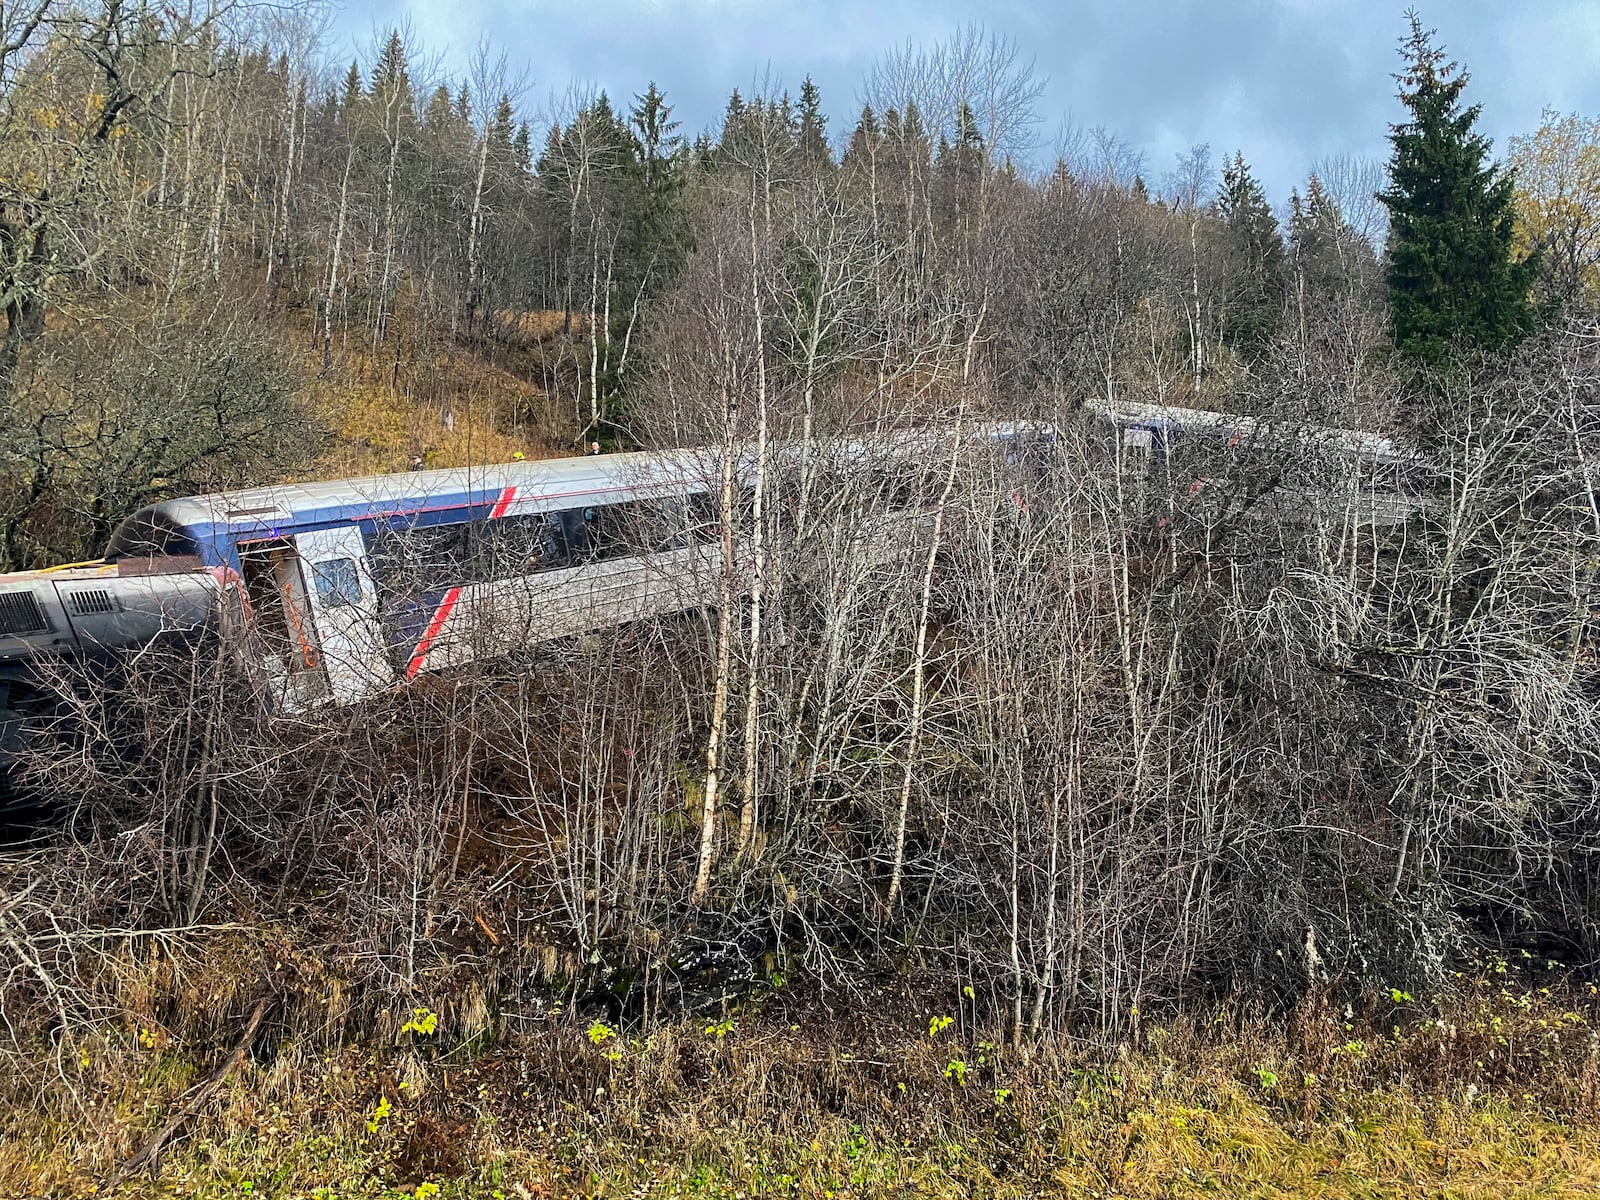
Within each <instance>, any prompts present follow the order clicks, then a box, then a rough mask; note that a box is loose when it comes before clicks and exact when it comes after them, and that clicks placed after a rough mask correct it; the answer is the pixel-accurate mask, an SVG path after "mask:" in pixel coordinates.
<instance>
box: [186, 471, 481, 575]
mask: <svg viewBox="0 0 1600 1200" xmlns="http://www.w3.org/2000/svg"><path fill="white" fill-rule="evenodd" d="M500 495H501V491H500V489H495V490H494V491H493V492H471V493H468V492H460V493H453V494H450V495H444V496H412V497H407V498H405V499H403V500H399V501H385V502H384V503H382V504H341V505H332V506H329V507H327V508H318V509H307V510H302V511H300V512H295V513H291V514H290V515H289V516H288V517H287V518H285V519H283V520H280V521H278V522H276V523H266V522H247V521H246V522H234V523H229V522H221V521H218V522H208V523H206V524H194V525H186V526H184V527H183V531H184V532H185V533H186V534H188V535H189V536H190V537H192V538H193V539H194V540H195V542H196V543H197V544H198V545H199V546H200V557H201V561H202V562H203V563H204V564H205V565H206V566H208V567H229V568H231V569H233V570H235V571H237V570H239V569H240V564H239V543H241V542H258V541H269V540H273V539H276V538H290V537H294V536H295V535H297V534H301V533H311V532H313V531H315V530H319V529H338V528H341V527H344V526H348V525H352V524H358V525H360V526H361V532H362V535H363V537H364V538H365V539H366V540H368V541H369V542H370V540H371V537H372V533H373V531H374V530H375V529H377V528H379V527H383V528H389V529H406V528H413V529H416V528H427V527H428V526H432V525H459V524H462V523H463V522H467V521H482V520H487V519H488V517H489V514H490V513H491V512H493V511H494V507H495V504H496V503H497V502H498V500H499V498H500Z"/></svg>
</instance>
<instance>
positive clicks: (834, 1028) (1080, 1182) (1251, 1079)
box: [0, 947, 1600, 1200]
mask: <svg viewBox="0 0 1600 1200" xmlns="http://www.w3.org/2000/svg"><path fill="white" fill-rule="evenodd" d="M239 953H240V952H239V951H238V949H237V947H235V948H234V951H233V952H231V953H229V952H223V953H220V954H219V955H218V957H217V962H218V964H219V965H218V968H217V970H218V972H219V973H221V972H223V971H226V973H227V974H228V975H229V976H230V977H236V976H237V974H238V972H239V970H240V969H241V968H242V967H243V966H244V964H243V962H242V961H241V960H240V957H239ZM260 965H262V966H264V965H265V964H260ZM310 966H311V964H307V963H298V964H296V963H286V962H284V961H283V959H282V957H281V956H279V962H278V969H279V970H280V972H288V974H282V973H280V975H279V977H278V978H279V1000H278V1001H277V1004H276V1007H275V1010H274V1014H275V1015H274V1018H273V1019H272V1021H270V1022H269V1024H268V1026H267V1027H266V1029H265V1030H264V1032H263V1035H262V1036H261V1037H259V1038H258V1039H257V1041H256V1044H255V1046H254V1047H253V1053H252V1057H251V1059H250V1060H249V1064H248V1065H247V1067H246V1068H245V1069H244V1070H242V1071H241V1073H240V1075H239V1076H238V1077H237V1078H236V1079H234V1080H231V1081H230V1082H229V1084H228V1085H227V1087H226V1088H225V1089H224V1091H223V1092H222V1093H221V1094H220V1095H219V1096H218V1097H217V1098H216V1099H215V1100H214V1101H213V1102H212V1103H211V1104H210V1105H209V1106H207V1108H206V1109H205V1110H204V1111H203V1112H202V1113H201V1114H200V1116H199V1117H198V1118H197V1121H196V1124H195V1125H194V1126H193V1127H192V1128H188V1129H185V1130H184V1131H183V1132H182V1133H181V1134H180V1135H179V1137H178V1139H176V1140H175V1141H174V1143H173V1144H172V1145H170V1146H169V1148H168V1149H167V1151H166V1153H165V1154H164V1155H163V1156H162V1158H161V1160H160V1166H159V1171H158V1173H157V1175H156V1176H155V1177H153V1178H152V1177H150V1176H141V1177H139V1178H138V1179H136V1180H135V1181H133V1182H132V1183H130V1184H129V1185H127V1187H126V1189H125V1191H124V1194H126V1195H129V1196H135V1197H146V1196H147V1197H156V1196H186V1197H187V1196H193V1197H224V1196H227V1197H240V1196H255V1197H283V1198H285V1200H287V1198H291V1197H314V1196H324V1197H334V1196H339V1197H358V1196H359V1197H381V1196H388V1197H395V1196H398V1195H402V1194H410V1195H424V1196H425V1195H429V1194H432V1193H430V1191H429V1188H428V1187H427V1186H419V1185H432V1186H434V1187H437V1188H438V1189H440V1190H439V1191H438V1192H437V1195H438V1196H440V1197H472V1198H483V1200H489V1198H492V1197H496V1196H500V1197H506V1198H510V1197H523V1196H567V1195H591V1196H629V1195H653V1196H707V1197H709V1196H740V1195H743V1196H757V1195H772V1196H815V1197H825V1198H826V1197H844V1196H852V1197H865V1196H887V1195H895V1196H905V1195H923V1196H993V1197H1012V1196H1015V1197H1023V1196H1038V1195H1051V1196H1074V1197H1075V1196H1120V1197H1140V1198H1143V1197H1150V1198H1152V1200H1153V1198H1156V1197H1181V1196H1200V1195H1229V1196H1260V1197H1269V1196H1292V1197H1326V1196H1373V1197H1389V1196H1393V1197H1409V1196H1433V1195H1448V1196H1460V1197H1477V1196H1483V1197H1490V1196H1493V1197H1497V1198H1505V1197H1513V1196H1523V1195H1528V1196H1532V1195H1539V1196H1572V1197H1577V1196H1589V1195H1594V1194H1597V1193H1600V1127H1597V1125H1596V1122H1595V1119H1594V1118H1595V1053H1596V1050H1595V1048H1596V1034H1595V1029H1596V1020H1597V1017H1600V1012H1597V1009H1596V1006H1595V993H1594V989H1593V988H1592V987H1590V986H1588V985H1582V986H1580V985H1576V984H1573V983H1572V982H1571V981H1561V982H1548V981H1547V980H1546V976H1549V977H1551V978H1553V977H1554V976H1555V975H1556V974H1557V972H1555V971H1554V970H1548V971H1547V970H1545V969H1544V968H1543V966H1542V964H1532V965H1531V966H1530V969H1529V970H1526V971H1521V972H1519V971H1516V970H1507V969H1504V968H1505V966H1506V964H1504V963H1499V962H1493V961H1491V962H1489V963H1486V964H1483V969H1482V970H1481V972H1480V973H1478V974H1477V975H1475V976H1468V977H1464V978H1462V979H1461V980H1460V981H1459V984H1458V985H1457V987H1456V988H1454V989H1453V990H1452V991H1451V992H1450V993H1449V994H1448V995H1444V996H1441V997H1437V998H1434V999H1432V1000H1430V1001H1427V1002H1423V1001H1420V1000H1411V999H1409V998H1404V997H1399V998H1397V997H1395V996H1394V995H1392V994H1391V995H1388V996H1374V997H1370V998H1369V999H1368V1001H1367V1003H1366V1005H1365V1007H1364V1011H1363V1012H1361V1013H1360V1014H1351V1015H1350V1016H1349V1018H1348V1019H1347V1018H1346V1016H1345V1014H1344V1013H1343V1012H1342V1011H1337V1010H1335V1009H1333V1008H1330V1007H1329V1006H1327V1005H1325V1004H1322V1003H1320V1002H1313V1003H1308V1004H1306V1005H1305V1006H1303V1007H1302V1008H1301V1009H1300V1010H1299V1011H1298V1012H1296V1013H1294V1014H1291V1015H1290V1016H1288V1017H1286V1018H1282V1019H1279V1020H1276V1021H1268V1020H1265V1019H1261V1018H1247V1017H1245V1016H1243V1015H1242V1014H1241V1013H1240V1012H1239V1011H1238V1010H1236V1009H1235V1008H1233V1007H1230V1006H1221V1007H1218V1008H1216V1009H1215V1010H1213V1011H1212V1012H1211V1013H1210V1014H1209V1016H1208V1017H1207V1019H1205V1020H1204V1021H1189V1020H1179V1021H1174V1022H1170V1023H1166V1024H1151V1025H1147V1026H1146V1027H1145V1028H1144V1029H1142V1030H1141V1032H1140V1034H1139V1036H1138V1038H1137V1039H1136V1040H1135V1041H1134V1042H1130V1043H1125V1044H1123V1045H1121V1046H1117V1047H1108V1046H1105V1045H1097V1044H1092V1043H1087V1042H1085V1043H1074V1042H1072V1041H1070V1040H1066V1039H1060V1040H1055V1041H1051V1042H1048V1043H1044V1044H1040V1045H1035V1046H1032V1047H1026V1048H1022V1049H1015V1048H1010V1047H1002V1046H997V1045H996V1044H994V1042H995V1040H996V1039H993V1038H992V1037H987V1038H986V1037H985V1036H984V1035H983V1034H982V1032H981V1031H977V1030H966V1031H963V1030H962V1028H961V1026H960V1023H959V1022H956V1023H953V1024H951V1025H950V1026H949V1027H947V1028H939V1029H938V1030H937V1032H934V1033H930V1028H931V1026H930V1018H931V1017H934V1016H940V1015H942V1014H939V1013H936V1012H935V1013H931V1014H930V1013H929V1012H928V1011H926V1009H925V1007H922V1006H919V1005H918V1004H917V1003H916V1000H915V991H914V989H911V988H909V987H908V986H907V985H905V984H904V983H896V984H893V985H884V986H883V988H882V989H881V990H880V991H879V992H878V993H876V994H873V995H867V996H864V997H862V998H861V1003H860V1004H859V1005H858V1006H853V1007H852V1008H851V1009H850V1010H849V1011H850V1013H851V1014H854V1015H850V1016H838V1017H827V1016H825V1015H824V1014H825V1012H826V1009H825V1008H824V1007H823V1006H822V1005H821V1004H819V1003H818V1002H817V999H816V998H815V997H804V996H800V995H797V994H795V993H794V991H793V989H783V990H779V991H768V992H766V993H765V994H764V995H763V996H761V997H758V998H754V999H753V1000H752V1001H750V1002H749V1003H748V1004H747V1005H746V1006H745V1007H744V1008H743V1009H741V1010H739V1011H734V1012H731V1013H730V1014H729V1015H728V1016H727V1017H726V1018H710V1019H701V1020H697V1021H693V1022H687V1021H686V1022H679V1023H677V1024H673V1025H670V1026H664V1027H660V1028H657V1029H655V1030H654V1031H652V1032H650V1033H649V1034H647V1035H641V1034H638V1033H630V1032H629V1031H627V1030H623V1029H614V1028H613V1027H612V1026H610V1025H607V1024H605V1022H604V1021H603V1019H601V1018H598V1017H593V1016H590V1015H587V1014H585V1015H581V1016H577V1017H573V1016H570V1015H568V1014H565V1013H563V1012H562V1011H561V1010H560V1006H559V1005H557V1004H551V1005H550V1007H548V1008H547V1009H546V1010H545V1011H544V1012H543V1013H542V1014H540V1013H535V1014H533V1016H535V1017H536V1018H538V1019H537V1020H536V1022H535V1023H534V1024H533V1025H531V1026H530V1027H529V1028H528V1029H527V1031H526V1032H523V1033H521V1034H504V1035H503V1036H501V1037H500V1038H499V1040H498V1041H492V1040H491V1039H490V1038H489V1037H488V1036H487V1031H488V1030H489V1029H490V1028H491V1027H492V1026H493V1021H492V1020H491V1015H492V1014H491V1012H490V1009H489V1007H488V1004H487V1001H486V999H485V997H484V996H483V995H482V993H481V992H477V993H473V992H472V991H471V985H470V982H469V985H468V986H467V989H466V990H463V991H458V992H457V993H453V994H451V995H450V996H448V997H446V996H443V995H441V996H439V997H433V998H430V999H431V1000H432V1003H433V1004H434V1005H435V1006H436V1008H437V1011H438V1013H439V1017H440V1019H439V1021H438V1024H437V1027H436V1028H434V1029H433V1031H432V1032H431V1033H429V1032H414V1031H413V1032H406V1031H404V1030H401V1029H400V1028H399V1025H400V1022H401V1021H403V1020H404V1019H405V1014H406V1013H407V1012H408V1009H407V1008H406V1007H405V1005H409V1004H411V1003H413V1002H411V1001H404V1002H402V1003H401V1005H399V1006H398V1011H399V1013H400V1014H401V1015H400V1016H399V1017H398V1018H391V1019H388V1020H383V1021H369V1022H368V1028H367V1029H366V1030H365V1031H364V1032H363V1031H361V1030H357V1029H353V1028H350V1027H348V1026H345V1025H343V1024H341V1023H340V1022H339V1021H338V1020H333V1021H330V1020H328V1019H326V1018H325V1017H322V1014H326V1013H329V1012H330V1010H332V1009H339V1010H341V1011H351V1010H349V1009H348V1007H347V999H346V998H345V997H342V996H341V995H339V994H338V985H337V983H336V982H335V981H334V980H333V979H332V978H331V977H329V976H318V975H317V974H316V973H315V971H312V970H309V967H310ZM121 970H122V971H123V972H125V973H126V974H127V975H128V976H129V978H130V982H129V983H128V984H127V985H126V1000H127V1003H128V1005H129V1006H130V1007H129V1010H128V1011H127V1012H126V1013H125V1014H124V1019H122V1020H119V1021H115V1022H108V1023H107V1024H106V1025H105V1027H104V1028H103V1030H102V1031H101V1033H100V1035H99V1036H98V1037H97V1038H96V1039H95V1040H94V1043H93V1044H92V1045H84V1046H82V1047H75V1048H70V1049H71V1053H69V1054H68V1055H67V1056H65V1058H64V1059H63V1058H62V1057H61V1056H52V1055H50V1054H49V1053H43V1054H42V1055H41V1064H39V1065H40V1070H39V1072H37V1073H36V1074H34V1076H33V1085H32V1086H30V1084H29V1083H28V1082H26V1081H24V1080H22V1079H20V1078H18V1079H15V1080H13V1082H12V1083H11V1085H10V1086H9V1087H8V1089H7V1090H8V1091H9V1092H10V1095H9V1096H7V1097H5V1099H6V1100H7V1101H8V1103H7V1105H6V1115H5V1116H4V1118H3V1119H0V1195H4V1196H7V1197H20V1196H29V1195H49V1196H62V1197H65V1196H88V1195H93V1194H95V1189H96V1188H97V1187H98V1185H99V1184H100V1182H101V1181H103V1180H104V1179H105V1178H106V1177H107V1175H108V1174H109V1172H110V1171H111V1170H112V1169H113V1168H114V1167H115V1165H116V1164H117V1163H118V1162H121V1161H124V1160H126V1159H127V1158H128V1157H129V1156H131V1155H132V1153H133V1152H134V1151H135V1150H136V1149H137V1147H138V1146H139V1145H140V1144H141V1142H142V1141H143V1139H144V1138H145V1137H147V1136H148V1133H149V1131H150V1130H152V1129H154V1128H155V1127H157V1126H158V1125H159V1124H160V1123H161V1121H162V1120H164V1119H165V1117H166V1116H167V1115H169V1114H170V1113H171V1112H172V1111H174V1110H175V1108H176V1105H177V1103H178V1101H179V1098H180V1097H181V1096H182V1095H183V1094H184V1091H185V1089H186V1088H188V1087H189V1086H190V1085H191V1084H192V1083H193V1081H194V1080H195V1079H196V1078H197V1077H199V1076H201V1075H203V1074H205V1073H207V1072H209V1070H210V1069H211V1068H212V1066H213V1065H214V1063H215V1062H217V1061H219V1060H220V1058H221V1057H222V1056H223V1055H224V1054H225V1053H226V1041H227V1034H226V1032H225V1031H226V1029H227V1028H228V1025H227V1022H226V1021H223V1022H220V1023H219V1022H218V1021H217V1019H216V1017H217V1013H216V1008H217V1006H218V1005H219V1004H220V1005H222V1006H224V1007H226V1008H228V1009H230V1010H233V1009H237V1008H239V1007H240V1006H242V1005H244V1004H245V1003H247V1001H248V995H247V993H248V991H249V989H247V988H241V987H236V986H235V987H232V988H231V989H230V988H229V987H228V986H227V985H224V983H223V982H222V981H221V980H216V981H213V982H211V983H208V981H207V977H206V972H205V971H204V969H203V968H192V969H187V970H182V971H175V970H173V969H172V968H171V966H170V965H169V964H166V963H164V962H163V961H145V962H143V965H142V966H141V965H140V963H139V962H137V961H135V962H130V963H128V964H125V965H124V966H123V967H122V968H121ZM136 979H142V983H137V984H135V983H134V982H132V981H133V980H136ZM218 997H222V999H221V1000H218ZM414 1003H417V1004H420V1003H422V1001H421V1000H418V1001H415V1002H414ZM135 1006H139V1007H140V1008H142V1010H143V1011H139V1008H136V1007H135ZM153 1012H161V1013H164V1014H165V1015H166V1020H165V1021H164V1022H158V1021H156V1020H155V1019H154V1017H153V1016H151V1015H150V1014H151V1013H153ZM319 1018H321V1019H320V1020H319ZM378 1028H382V1029H385V1030H388V1031H392V1032H386V1033H384V1034H382V1035H379V1034H377V1033H376V1032H374V1031H375V1030H376V1029H378ZM201 1031H207V1036H206V1037H205V1038H204V1039H202V1037H201V1036H200V1033H201ZM44 1059H49V1060H50V1061H49V1062H48V1063H44V1062H43V1061H42V1060H44ZM58 1071H59V1074H56V1072H58ZM41 1079H42V1080H44V1081H45V1086H43V1087H39V1086H37V1084H38V1081H39V1080H41Z"/></svg>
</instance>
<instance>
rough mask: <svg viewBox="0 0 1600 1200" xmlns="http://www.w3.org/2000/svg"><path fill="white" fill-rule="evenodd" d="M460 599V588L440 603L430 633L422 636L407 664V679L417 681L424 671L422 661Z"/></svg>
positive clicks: (445, 595) (452, 590) (452, 591)
mask: <svg viewBox="0 0 1600 1200" xmlns="http://www.w3.org/2000/svg"><path fill="white" fill-rule="evenodd" d="M459 599H461V589H460V588H458V587H453V588H451V589H450V590H449V591H448V592H446V593H445V594H444V599H443V600H441V601H440V602H439V610H438V611H437V612H436V613H434V614H433V620H431V621H429V622H428V631H427V632H426V633H424V634H423V635H422V640H421V641H420V642H418V643H417V650H416V653H415V654H413V655H412V656H411V661H410V662H409V663H407V664H406V678H407V679H415V678H416V677H417V672H418V671H420V670H422V660H423V659H425V658H427V657H428V651H429V650H430V649H432V648H433V643H434V642H435V641H437V640H438V637H439V634H440V632H441V631H442V630H443V629H444V623H445V622H446V621H448V620H449V619H450V610H451V609H452V608H454V607H455V606H456V601H457V600H459Z"/></svg>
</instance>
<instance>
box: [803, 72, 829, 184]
mask: <svg viewBox="0 0 1600 1200" xmlns="http://www.w3.org/2000/svg"><path fill="white" fill-rule="evenodd" d="M799 145H800V161H801V162H803V163H805V164H806V166H808V167H810V168H812V169H813V170H815V169H816V168H818V167H821V166H826V165H830V164H831V163H832V162H833V153H832V151H830V150H829V148H828V118H827V116H826V114H824V113H823V111H822V92H821V91H820V89H818V87H817V85H816V84H814V83H812V82H811V76H809V75H807V76H806V79H805V82H804V83H802V84H801V85H800V137H799Z"/></svg>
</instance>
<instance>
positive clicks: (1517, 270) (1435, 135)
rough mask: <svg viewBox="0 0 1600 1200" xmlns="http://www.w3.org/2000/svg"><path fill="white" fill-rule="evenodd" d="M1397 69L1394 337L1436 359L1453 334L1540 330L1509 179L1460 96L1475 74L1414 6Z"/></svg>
mask: <svg viewBox="0 0 1600 1200" xmlns="http://www.w3.org/2000/svg"><path fill="white" fill-rule="evenodd" d="M1408 16H1409V18H1410V21H1411V33H1410V36H1409V37H1408V38H1407V39H1406V41H1405V45H1404V48H1403V50H1402V52H1401V53H1402V54H1403V55H1404V57H1405V60H1406V69H1405V70H1404V71H1403V72H1402V73H1400V74H1399V75H1397V76H1395V78H1396V79H1397V80H1398V81H1399V83H1400V88H1401V90H1400V101H1401V103H1403V104H1404V105H1405V106H1406V108H1407V110H1408V111H1409V116H1410V119H1409V120H1408V121H1405V122H1403V123H1401V124H1398V125H1395V126H1392V127H1391V131H1390V135H1389V140H1390V143H1391V144H1392V146H1393V148H1394V153H1393V156H1392V157H1391V159H1390V162H1389V189H1388V190H1387V191H1385V192H1382V193H1380V195H1379V197H1378V198H1379V199H1380V200H1381V201H1382V202H1383V204H1384V206H1385V207H1386V208H1388V210H1389V219H1390V224H1389V271H1388V282H1389V306H1390V310H1391V314H1392V317H1393V321H1394V339H1395V344H1396V345H1397V346H1398V347H1399V348H1400V350H1401V351H1402V352H1403V353H1404V354H1406V355H1408V356H1410V357H1412V358H1414V359H1416V360H1418V361H1419V362H1422V363H1424V364H1426V365H1428V366H1432V367H1442V366H1445V365H1447V364H1448V362H1449V359H1450V354H1451V350H1452V348H1453V347H1454V345H1455V344H1457V343H1464V344H1468V345H1475V346H1479V347H1482V348H1484V349H1486V350H1499V349H1504V348H1505V347H1507V346H1510V345H1512V344H1514V343H1515V342H1517V341H1518V340H1519V339H1520V338H1522V337H1523V336H1524V335H1525V334H1527V333H1528V332H1529V331H1531V330H1532V328H1533V326H1534V323H1535V318H1534V309H1533V306H1532V304H1531V302H1530V300H1529V289H1530V287H1531V286H1532V283H1533V280H1534V277H1535V275H1536V273H1537V271H1538V264H1537V263H1536V262H1535V261H1534V259H1533V257H1529V258H1526V259H1523V260H1521V261H1518V260H1517V259H1515V258H1514V257H1513V255H1512V243H1513V238H1514V236H1515V209H1514V203H1513V180H1512V178H1511V176H1510V175H1506V174H1502V173H1501V171H1500V168H1499V166H1498V164H1496V163H1494V162H1493V161H1491V160H1490V158H1489V141H1488V139H1487V138H1486V137H1484V136H1483V134H1481V133H1478V132H1477V131H1476V130H1475V129H1474V126H1475V125H1476V123H1477V120H1478V115H1479V112H1480V110H1481V106H1480V105H1476V104H1472V105H1465V104H1463V103H1462V98H1461V97H1462V92H1463V91H1464V89H1465V88H1466V85H1467V79H1468V76H1467V73H1466V72H1465V71H1463V70H1462V69H1461V67H1460V65H1459V64H1457V63H1455V62H1451V61H1447V60H1446V59H1445V55H1444V51H1443V49H1441V48H1439V47H1436V46H1435V45H1434V44H1433V31H1432V30H1425V29H1423V27H1422V23H1421V21H1420V20H1419V19H1418V17H1417V14H1416V12H1415V11H1412V12H1411V13H1409V14H1408Z"/></svg>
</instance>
